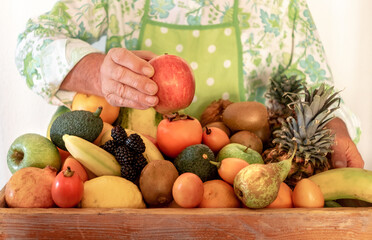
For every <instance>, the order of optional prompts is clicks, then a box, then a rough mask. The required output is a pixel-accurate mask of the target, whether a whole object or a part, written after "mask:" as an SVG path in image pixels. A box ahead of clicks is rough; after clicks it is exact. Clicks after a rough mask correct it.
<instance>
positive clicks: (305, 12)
mask: <svg viewBox="0 0 372 240" xmlns="http://www.w3.org/2000/svg"><path fill="white" fill-rule="evenodd" d="M145 14H148V16H146V15H145ZM144 17H147V23H152V24H153V25H152V29H153V30H154V31H156V30H157V29H159V32H154V33H155V35H156V36H157V38H158V40H159V37H162V36H163V37H165V35H164V34H166V33H167V34H168V35H169V36H170V35H171V34H173V35H172V36H173V37H174V38H170V37H168V36H167V37H165V38H164V39H165V40H164V41H160V43H161V44H160V45H156V46H155V39H152V37H153V36H154V34H152V35H151V36H150V35H148V36H145V37H144V35H146V32H144V31H143V29H147V32H148V30H149V28H146V27H145V26H144V23H143V19H144ZM229 24H232V25H231V26H234V29H235V31H234V32H235V33H236V34H235V36H238V38H237V39H239V41H236V42H235V43H236V44H233V45H234V46H236V47H237V48H238V51H239V53H240V54H241V55H240V56H241V65H239V81H241V85H239V86H241V87H239V92H238V93H237V95H236V96H239V99H240V100H248V101H259V102H262V103H264V102H265V92H266V90H267V88H268V86H269V79H270V77H272V76H273V75H274V74H275V73H276V72H277V71H278V68H279V67H285V66H289V68H288V69H287V70H286V72H287V74H289V75H291V74H294V75H299V76H302V77H303V78H304V79H306V81H307V84H308V85H309V86H310V87H311V88H316V87H318V86H319V85H320V84H321V83H323V82H326V83H327V84H328V85H333V77H332V72H331V70H330V69H329V66H328V63H327V59H326V56H325V51H324V49H323V45H322V43H321V41H320V38H319V36H318V34H317V31H316V27H315V24H314V22H313V19H312V16H311V14H310V11H309V8H308V6H307V3H306V0H214V1H200V0H187V1H184V0H162V1H161V0H60V1H59V2H57V3H56V4H55V6H54V7H53V9H52V10H51V11H50V12H48V13H46V14H43V15H41V16H39V17H38V18H35V19H31V20H29V22H28V23H27V26H26V30H25V31H24V32H23V33H22V34H21V35H20V36H19V42H18V47H17V53H16V65H17V68H18V70H19V72H20V73H21V75H22V76H23V78H24V79H25V81H26V84H27V85H28V86H29V87H30V88H31V89H32V90H33V91H35V92H36V93H37V94H39V95H41V96H42V97H43V98H44V99H46V101H48V102H50V103H52V104H65V105H69V104H70V103H71V101H72V98H73V96H74V94H75V93H72V92H66V91H61V90H59V86H60V84H61V83H62V81H63V79H64V78H65V76H66V75H67V74H68V72H69V71H70V70H71V69H72V68H73V67H74V65H75V64H76V63H77V62H78V61H79V60H80V59H81V58H83V57H84V56H85V55H87V54H89V53H92V52H98V50H97V49H94V48H93V47H92V46H91V44H92V43H93V42H95V41H97V40H99V39H100V37H101V36H106V37H107V40H106V51H107V50H109V49H110V48H113V47H125V48H127V49H129V50H135V49H143V50H150V51H154V52H155V53H158V54H160V53H164V52H168V53H171V52H172V51H176V52H174V54H179V55H180V56H183V55H182V53H181V52H179V51H182V50H183V49H184V50H185V52H188V54H192V51H186V47H187V45H182V44H179V43H178V42H175V41H178V40H179V39H183V38H185V37H186V36H185V35H184V34H178V35H177V32H178V31H181V30H182V29H191V28H192V27H196V28H197V29H199V30H200V31H191V30H190V33H191V34H190V36H189V37H191V38H194V37H195V36H199V35H198V34H196V33H201V32H202V31H201V30H205V29H212V30H211V31H213V28H214V26H227V25H229ZM164 25H165V26H166V27H163V26H164ZM157 26H158V27H157ZM229 26H230V25H229ZM168 27H169V28H168ZM171 29H173V30H172V31H171ZM175 29H176V31H175ZM229 29H230V30H231V29H233V28H232V27H231V28H226V30H229ZM168 30H169V31H168ZM203 33H204V32H203ZM211 33H213V32H211ZM292 33H293V36H294V37H292ZM141 34H142V35H141ZM162 34H163V35H162ZM195 34H196V35H195ZM206 34H209V33H206ZM224 34H225V35H226V36H231V35H232V34H231V31H227V32H224ZM229 34H230V35H229ZM210 36H213V34H211V35H210ZM221 39H222V38H219V36H216V38H212V37H211V38H209V39H206V40H207V41H205V42H204V43H201V42H198V44H196V45H193V46H195V47H198V48H199V49H201V50H206V49H204V48H203V47H204V46H206V47H208V46H209V47H208V49H207V51H206V52H207V54H215V55H218V56H221V54H217V53H218V51H219V48H218V46H223V47H225V46H226V44H224V43H219V44H218V45H217V44H216V43H217V42H211V41H218V40H221ZM208 41H209V42H208ZM221 41H222V40H221ZM184 42H186V43H190V44H191V41H188V40H187V39H186V40H185V39H184ZM172 46H174V48H172V49H170V48H171V47H172ZM210 46H212V47H213V46H217V48H210ZM234 46H233V47H234ZM226 47H227V46H226ZM229 47H230V46H229ZM168 50H171V51H168ZM194 52H195V51H194ZM195 54H196V53H195ZM196 55H197V56H195V57H200V55H202V54H196ZM222 56H224V55H222ZM185 57H187V56H186V55H185ZM201 58H202V59H203V58H208V55H206V54H204V55H203V56H201ZM210 58H211V57H209V59H210ZM209 59H208V60H209ZM215 59H218V58H215ZM198 60H201V59H200V58H199V59H198ZM192 63H194V62H192ZM195 63H197V62H195ZM199 63H202V61H199ZM233 64H235V62H233V61H231V62H230V61H225V62H224V65H223V67H225V68H232V67H233V66H234V65H233ZM191 66H192V67H193V66H194V67H195V66H196V67H197V66H198V65H197V64H191ZM200 66H202V65H201V64H200ZM208 66H210V68H211V66H214V65H213V64H208ZM199 70H200V71H201V70H202V71H203V72H204V73H203V74H204V75H206V74H208V73H207V71H211V73H212V74H213V73H214V72H215V74H216V73H217V71H214V72H213V69H206V68H204V67H203V68H202V69H199ZM203 74H201V75H203ZM227 79H228V78H227ZM198 81H203V82H202V83H201V84H199V87H201V88H203V89H201V88H199V87H198V89H199V91H203V92H208V94H211V93H213V91H211V88H213V87H216V84H219V82H218V81H217V78H213V77H212V78H206V79H205V80H200V79H198ZM229 81H231V80H229ZM203 84H204V86H202V85H203ZM226 84H230V82H227V83H226ZM233 94H235V93H231V94H230V95H229V94H222V95H218V97H222V98H224V97H226V96H227V97H231V99H233V98H232V96H233ZM195 99H196V101H202V99H201V98H195ZM203 101H204V100H203ZM193 104H195V102H193ZM337 115H338V116H339V117H340V118H342V119H343V120H344V121H345V123H346V124H347V127H348V129H349V133H350V135H351V137H352V138H353V139H354V140H355V142H357V141H358V139H359V136H360V127H359V121H358V119H357V118H356V116H355V115H354V114H352V112H351V111H350V110H349V109H348V108H347V106H346V105H345V104H344V103H343V104H342V106H341V109H340V110H339V111H337Z"/></svg>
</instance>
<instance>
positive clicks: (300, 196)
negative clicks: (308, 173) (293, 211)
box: [292, 178, 324, 208]
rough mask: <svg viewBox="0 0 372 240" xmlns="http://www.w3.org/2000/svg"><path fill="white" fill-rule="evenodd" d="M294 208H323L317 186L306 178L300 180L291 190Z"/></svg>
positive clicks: (321, 194) (322, 199) (320, 192)
mask: <svg viewBox="0 0 372 240" xmlns="http://www.w3.org/2000/svg"><path fill="white" fill-rule="evenodd" d="M292 200H293V205H294V207H301V208H321V207H324V196H323V193H322V191H321V190H320V188H319V186H318V185H316V183H314V182H313V181H311V180H310V179H308V178H303V179H301V180H300V181H299V182H298V183H297V184H296V186H295V188H294V189H293V195H292Z"/></svg>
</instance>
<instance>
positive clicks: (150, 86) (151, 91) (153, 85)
mask: <svg viewBox="0 0 372 240" xmlns="http://www.w3.org/2000/svg"><path fill="white" fill-rule="evenodd" d="M145 89H146V91H147V92H148V93H149V94H155V93H156V92H157V91H158V86H157V85H156V83H152V82H151V83H147V84H146V86H145Z"/></svg>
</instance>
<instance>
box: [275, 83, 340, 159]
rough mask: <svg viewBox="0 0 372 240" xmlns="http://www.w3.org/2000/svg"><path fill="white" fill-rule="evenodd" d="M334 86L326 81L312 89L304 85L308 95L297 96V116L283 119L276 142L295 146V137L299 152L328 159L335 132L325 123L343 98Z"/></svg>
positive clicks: (306, 155) (294, 103)
mask: <svg viewBox="0 0 372 240" xmlns="http://www.w3.org/2000/svg"><path fill="white" fill-rule="evenodd" d="M333 91H334V90H333V87H330V88H326V86H325V84H322V85H321V86H320V87H319V88H318V89H315V90H314V91H313V92H310V91H309V90H308V89H307V88H306V87H305V86H304V92H305V94H304V95H305V96H304V97H303V99H301V97H300V96H298V98H297V100H293V99H292V100H293V102H292V103H291V106H292V107H293V108H294V111H295V116H289V117H288V118H287V119H286V120H283V119H282V120H279V121H280V123H281V124H282V127H281V128H280V129H278V130H276V131H274V133H273V134H274V136H275V139H274V140H273V143H274V144H279V148H281V149H283V150H286V151H288V150H289V149H290V148H292V147H293V143H292V142H293V141H296V142H297V144H298V151H297V154H296V156H299V157H300V158H302V159H304V161H305V162H308V161H311V162H312V163H313V164H314V165H315V164H317V162H319V161H320V162H322V163H323V162H325V161H326V155H327V154H328V153H329V152H330V151H331V146H332V144H333V140H334V136H333V135H332V133H331V130H329V129H326V128H325V125H326V124H327V123H328V122H329V121H331V120H332V119H333V118H334V116H333V114H332V113H333V112H334V111H336V110H337V109H338V108H339V105H340V98H339V97H337V95H338V92H336V93H333Z"/></svg>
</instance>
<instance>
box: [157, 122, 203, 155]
mask: <svg viewBox="0 0 372 240" xmlns="http://www.w3.org/2000/svg"><path fill="white" fill-rule="evenodd" d="M202 134H203V128H202V126H201V124H200V122H199V120H198V119H196V118H190V117H185V115H177V116H176V117H175V118H165V119H163V120H161V121H160V123H159V125H158V129H157V134H156V141H157V143H158V146H159V149H160V151H161V152H162V153H164V154H165V155H167V156H168V157H171V158H175V157H177V155H178V154H180V153H181V152H182V150H184V149H185V148H186V147H188V146H191V145H195V144H200V143H201V142H202Z"/></svg>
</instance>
